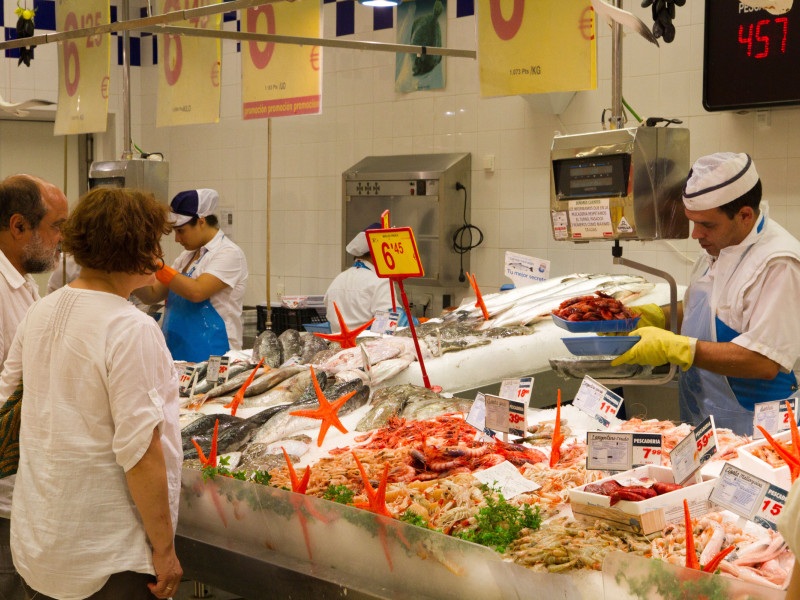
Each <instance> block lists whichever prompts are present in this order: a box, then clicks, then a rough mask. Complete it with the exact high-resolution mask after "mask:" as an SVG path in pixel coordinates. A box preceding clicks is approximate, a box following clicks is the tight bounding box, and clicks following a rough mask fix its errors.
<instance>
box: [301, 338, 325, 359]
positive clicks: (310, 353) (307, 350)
mask: <svg viewBox="0 0 800 600" xmlns="http://www.w3.org/2000/svg"><path fill="white" fill-rule="evenodd" d="M327 349H328V343H327V342H326V341H325V340H323V339H322V338H319V337H317V336H315V335H313V334H309V336H308V337H306V338H304V340H303V350H302V352H301V354H300V363H301V364H303V365H307V364H310V363H311V361H312V360H313V359H314V357H315V356H316V355H317V354H319V353H320V352H322V351H323V350H327Z"/></svg>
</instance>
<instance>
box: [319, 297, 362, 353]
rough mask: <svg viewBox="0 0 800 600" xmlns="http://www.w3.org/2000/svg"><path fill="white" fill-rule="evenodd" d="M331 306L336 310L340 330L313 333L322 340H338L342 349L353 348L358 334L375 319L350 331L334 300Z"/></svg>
mask: <svg viewBox="0 0 800 600" xmlns="http://www.w3.org/2000/svg"><path fill="white" fill-rule="evenodd" d="M333 308H334V309H335V310H336V317H337V318H338V319H339V329H340V330H341V331H340V333H334V334H330V333H315V334H314V335H316V336H317V337H321V338H322V339H324V340H329V341H331V342H339V345H340V346H341V347H342V349H343V350H344V349H345V348H355V347H356V338H357V337H358V335H359V334H360V333H361V332H362V331H364V330H365V329H367V328H368V327H369V326H370V325H372V321H374V320H375V319H371V320H370V321H368V322H367V323H364V324H363V325H360V326H359V327H356V328H355V329H353V330H352V331H351V330H350V329H348V328H347V324H346V323H345V322H344V319H343V318H342V313H340V312H339V307H338V306H336V302H334V303H333Z"/></svg>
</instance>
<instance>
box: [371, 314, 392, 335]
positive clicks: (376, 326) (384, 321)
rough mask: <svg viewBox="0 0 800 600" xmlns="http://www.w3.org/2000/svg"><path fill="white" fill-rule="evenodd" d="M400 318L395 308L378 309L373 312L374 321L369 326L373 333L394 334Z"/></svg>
mask: <svg viewBox="0 0 800 600" xmlns="http://www.w3.org/2000/svg"><path fill="white" fill-rule="evenodd" d="M399 320H400V313H399V312H398V311H396V310H379V311H378V312H376V313H375V321H374V322H373V323H372V326H371V327H370V328H369V330H370V331H373V332H375V333H382V334H384V335H394V332H395V331H397V323H398V321H399Z"/></svg>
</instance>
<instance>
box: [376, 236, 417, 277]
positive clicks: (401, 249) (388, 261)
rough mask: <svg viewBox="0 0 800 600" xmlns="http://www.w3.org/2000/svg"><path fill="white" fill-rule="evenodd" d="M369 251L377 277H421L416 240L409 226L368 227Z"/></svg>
mask: <svg viewBox="0 0 800 600" xmlns="http://www.w3.org/2000/svg"><path fill="white" fill-rule="evenodd" d="M366 235H367V243H368V244H369V251H370V253H371V254H372V262H373V264H374V265H375V272H376V273H377V275H378V277H392V278H396V279H402V278H404V277H423V276H424V275H425V271H424V270H423V269H422V261H420V259H419V252H418V251H417V242H416V240H415V239H414V232H413V231H411V228H410V227H396V228H394V229H368V230H367V231H366Z"/></svg>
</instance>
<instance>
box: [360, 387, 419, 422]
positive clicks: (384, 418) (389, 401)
mask: <svg viewBox="0 0 800 600" xmlns="http://www.w3.org/2000/svg"><path fill="white" fill-rule="evenodd" d="M379 391H381V390H379ZM377 393H378V392H375V395H377ZM375 395H373V398H374V396H375ZM406 400H407V398H406V397H405V396H403V395H402V394H393V395H386V396H384V397H383V398H381V399H380V400H378V402H377V403H376V402H374V400H373V402H372V408H370V409H369V412H368V413H367V414H366V415H364V417H363V418H362V419H361V420H360V421H359V422H358V425H356V431H372V430H373V429H378V428H380V427H384V426H385V425H386V424H387V423H388V422H389V419H391V418H392V417H398V416H400V413H401V412H402V411H403V407H404V406H405V404H406Z"/></svg>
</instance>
